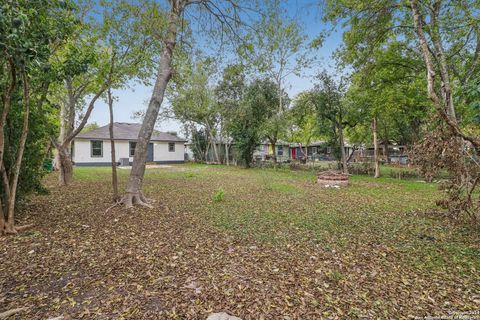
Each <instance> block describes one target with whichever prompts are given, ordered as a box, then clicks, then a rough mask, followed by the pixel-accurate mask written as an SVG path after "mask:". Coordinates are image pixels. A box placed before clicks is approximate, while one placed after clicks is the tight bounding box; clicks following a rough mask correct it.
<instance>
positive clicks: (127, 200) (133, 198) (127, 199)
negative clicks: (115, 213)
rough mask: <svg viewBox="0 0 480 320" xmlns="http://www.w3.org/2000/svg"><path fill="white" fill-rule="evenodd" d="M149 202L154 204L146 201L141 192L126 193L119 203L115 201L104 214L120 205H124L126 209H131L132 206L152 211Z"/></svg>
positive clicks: (150, 200)
mask: <svg viewBox="0 0 480 320" xmlns="http://www.w3.org/2000/svg"><path fill="white" fill-rule="evenodd" d="M149 202H154V200H152V199H147V198H146V197H145V196H144V195H143V193H142V192H139V193H127V194H125V195H124V196H123V197H122V198H121V199H120V200H119V201H116V202H115V203H114V204H113V205H112V206H110V207H108V208H107V210H105V213H107V212H108V211H110V210H111V209H113V208H115V207H116V206H119V205H122V204H123V205H125V208H126V209H132V208H133V207H134V205H138V206H141V207H146V208H149V209H153V206H152V205H151V204H150V203H149Z"/></svg>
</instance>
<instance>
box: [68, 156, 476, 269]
mask: <svg viewBox="0 0 480 320" xmlns="http://www.w3.org/2000/svg"><path fill="white" fill-rule="evenodd" d="M119 175H120V181H121V184H122V186H123V184H124V183H125V182H126V179H127V177H128V170H119ZM75 176H76V178H77V179H79V180H83V181H95V180H97V181H98V180H101V179H105V180H108V179H109V177H110V171H109V168H76V169H75ZM315 178H316V177H315V175H314V173H313V172H310V171H290V170H285V169H248V170H247V169H243V168H239V167H226V166H206V165H182V166H173V167H172V168H171V169H150V170H147V171H146V176H145V188H144V189H145V192H146V194H147V196H149V197H155V196H158V198H159V200H160V201H161V202H162V203H166V204H168V206H169V207H170V208H173V209H174V210H175V211H177V212H189V213H191V214H193V215H195V216H196V217H198V218H199V219H201V220H202V222H205V223H208V224H209V225H211V226H212V227H213V228H217V229H219V230H221V231H225V232H227V233H229V234H231V235H232V236H234V237H238V238H239V239H253V240H255V241H262V242H272V243H285V242H287V243H288V242H299V243H305V244H308V243H312V244H317V245H321V246H322V247H325V248H343V249H349V248H350V249H352V250H354V248H357V247H358V246H369V245H376V246H378V245H381V246H384V247H385V248H386V249H385V250H390V251H391V252H393V254H394V255H395V256H398V259H402V260H404V261H406V262H409V263H411V264H413V265H415V266H417V267H418V268H425V269H426V270H439V269H442V268H445V267H446V266H451V265H454V266H455V267H456V268H457V269H456V270H458V272H466V271H467V270H471V268H475V269H476V270H479V269H480V253H479V252H480V250H479V246H478V243H479V241H478V240H479V236H478V233H476V232H475V231H473V230H471V229H469V228H468V227H464V226H455V225H453V224H451V223H450V222H447V221H445V220H443V219H440V218H436V217H432V216H429V215H426V214H424V212H426V211H429V210H431V209H432V208H435V201H436V200H437V199H438V198H439V197H441V193H440V191H438V185H437V184H434V183H425V182H421V181H417V180H399V179H395V178H389V177H382V178H379V179H374V178H372V177H367V176H353V177H351V179H350V182H351V185H350V186H349V187H347V188H342V189H329V188H321V187H320V186H318V185H317V184H316V183H315ZM219 190H221V193H222V196H221V197H220V196H216V194H217V193H219ZM220 198H221V199H220ZM216 199H218V200H216ZM423 235H427V236H429V237H433V238H434V239H435V240H434V241H429V240H425V239H422V236H423ZM355 250H356V249H355Z"/></svg>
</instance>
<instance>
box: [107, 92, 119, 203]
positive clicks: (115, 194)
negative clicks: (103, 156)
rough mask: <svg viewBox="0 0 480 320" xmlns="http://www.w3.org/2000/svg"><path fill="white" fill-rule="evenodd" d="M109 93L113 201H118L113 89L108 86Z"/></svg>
mask: <svg viewBox="0 0 480 320" xmlns="http://www.w3.org/2000/svg"><path fill="white" fill-rule="evenodd" d="M107 95H108V112H109V114H110V123H109V125H108V131H109V133H110V150H111V156H112V190H113V202H117V201H119V200H120V196H119V195H118V176H117V160H116V159H117V157H116V155H115V139H114V135H113V124H114V122H113V97H112V90H111V89H110V88H108V90H107Z"/></svg>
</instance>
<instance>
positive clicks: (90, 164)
mask: <svg viewBox="0 0 480 320" xmlns="http://www.w3.org/2000/svg"><path fill="white" fill-rule="evenodd" d="M149 163H155V164H183V163H185V160H163V161H153V162H149ZM75 165H76V166H77V167H107V166H111V165H112V163H111V162H75ZM117 165H120V163H119V162H117ZM130 165H132V162H130Z"/></svg>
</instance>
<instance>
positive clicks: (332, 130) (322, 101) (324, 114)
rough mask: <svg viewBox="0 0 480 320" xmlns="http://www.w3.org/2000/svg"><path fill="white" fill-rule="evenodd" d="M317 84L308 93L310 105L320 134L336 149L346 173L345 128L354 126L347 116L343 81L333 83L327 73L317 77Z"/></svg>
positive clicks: (348, 115)
mask: <svg viewBox="0 0 480 320" xmlns="http://www.w3.org/2000/svg"><path fill="white" fill-rule="evenodd" d="M318 79H319V83H317V84H316V85H315V88H314V89H313V90H312V91H311V92H310V97H311V100H312V103H313V104H314V105H315V109H316V111H317V119H318V120H317V121H318V125H319V128H320V133H323V134H325V135H327V136H328V137H329V138H330V139H331V141H334V145H336V146H337V147H338V151H339V153H340V162H341V166H342V170H343V172H344V173H348V166H347V156H346V154H345V138H344V128H345V126H354V125H355V123H353V122H351V121H352V117H351V115H350V114H349V112H350V110H349V105H348V104H347V103H346V100H345V99H344V96H345V91H346V86H345V82H344V80H343V79H342V80H340V81H338V82H337V81H335V80H334V79H333V78H332V77H331V76H330V75H329V74H328V73H326V72H322V73H320V75H319V76H318Z"/></svg>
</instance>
